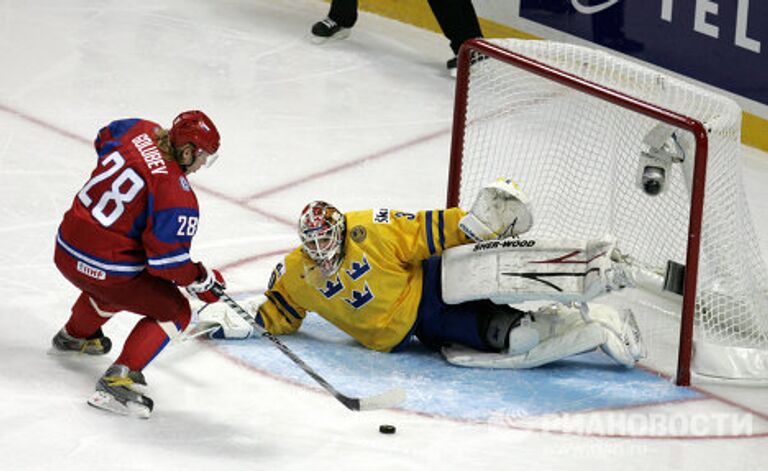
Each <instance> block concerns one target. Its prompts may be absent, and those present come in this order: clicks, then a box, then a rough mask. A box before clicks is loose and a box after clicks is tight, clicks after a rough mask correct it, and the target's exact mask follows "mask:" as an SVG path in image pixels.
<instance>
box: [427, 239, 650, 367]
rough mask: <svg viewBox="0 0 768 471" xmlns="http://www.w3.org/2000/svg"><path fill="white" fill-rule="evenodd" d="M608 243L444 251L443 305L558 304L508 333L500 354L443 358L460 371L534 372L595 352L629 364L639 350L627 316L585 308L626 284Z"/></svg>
mask: <svg viewBox="0 0 768 471" xmlns="http://www.w3.org/2000/svg"><path fill="white" fill-rule="evenodd" d="M615 242H616V241H615V239H614V238H613V237H611V236H605V237H603V238H602V239H599V240H592V241H580V240H565V239H552V240H543V239H506V240H494V241H486V242H480V243H477V244H474V245H467V246H461V247H456V248H453V249H449V250H447V251H445V252H444V254H443V269H442V270H443V271H442V282H443V299H444V301H445V302H446V303H450V304H458V303H462V302H467V301H472V300H477V299H490V300H492V301H493V302H495V303H497V304H515V303H521V302H525V301H537V300H545V301H559V302H560V304H554V305H551V306H546V307H544V308H541V309H539V310H538V311H536V312H532V313H527V314H526V315H525V316H524V317H523V318H522V319H521V320H520V321H519V324H518V325H516V326H514V327H513V328H512V329H511V330H510V332H509V337H508V340H507V344H508V349H507V351H505V352H502V353H484V352H479V351H475V350H472V349H469V348H466V347H447V348H444V349H443V355H444V356H445V358H446V359H447V360H448V361H449V362H450V363H452V364H455V365H460V366H473V367H485V368H533V367H536V366H540V365H543V364H546V363H549V362H552V361H556V360H559V359H561V358H565V357H568V356H571V355H575V354H578V353H583V352H586V351H590V350H594V349H596V348H600V349H602V350H603V351H604V352H605V353H606V354H608V355H609V356H610V357H611V358H613V359H614V360H616V361H617V362H618V363H620V364H622V365H624V366H627V367H632V366H634V364H635V363H636V362H637V361H638V360H639V359H641V358H643V357H644V356H645V348H644V345H643V342H642V338H641V335H640V330H639V328H638V326H637V323H636V321H635V318H634V315H633V314H632V312H631V311H630V310H629V309H624V310H617V309H615V308H613V307H611V306H607V305H600V304H591V305H588V304H587V302H588V301H591V300H592V299H594V298H595V297H596V296H599V295H601V294H604V293H606V292H608V291H611V290H613V289H617V288H621V287H623V286H624V285H625V282H626V277H625V276H624V273H623V271H622V270H621V268H620V267H619V266H617V265H615V264H614V263H612V261H611V257H610V256H611V253H612V252H613V249H614V247H615ZM563 303H568V304H569V305H566V304H563Z"/></svg>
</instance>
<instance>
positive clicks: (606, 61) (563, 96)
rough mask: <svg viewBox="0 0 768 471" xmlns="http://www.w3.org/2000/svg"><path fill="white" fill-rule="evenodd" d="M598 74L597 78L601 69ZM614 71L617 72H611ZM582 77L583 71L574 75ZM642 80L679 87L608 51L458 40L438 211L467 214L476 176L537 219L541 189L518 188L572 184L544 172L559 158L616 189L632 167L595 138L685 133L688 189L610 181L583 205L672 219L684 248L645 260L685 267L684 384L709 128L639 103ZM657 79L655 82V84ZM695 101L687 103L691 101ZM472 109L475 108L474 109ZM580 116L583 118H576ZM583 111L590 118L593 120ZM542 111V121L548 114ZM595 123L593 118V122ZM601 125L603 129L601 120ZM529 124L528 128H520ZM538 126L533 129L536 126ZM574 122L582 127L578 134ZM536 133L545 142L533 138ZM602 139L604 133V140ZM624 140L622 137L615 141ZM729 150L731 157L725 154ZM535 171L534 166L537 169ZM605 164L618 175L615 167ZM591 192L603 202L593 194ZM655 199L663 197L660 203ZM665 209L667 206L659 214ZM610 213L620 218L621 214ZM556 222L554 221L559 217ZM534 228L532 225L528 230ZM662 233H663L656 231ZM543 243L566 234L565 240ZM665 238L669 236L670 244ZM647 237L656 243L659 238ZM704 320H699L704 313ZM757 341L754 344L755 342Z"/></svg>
mask: <svg viewBox="0 0 768 471" xmlns="http://www.w3.org/2000/svg"><path fill="white" fill-rule="evenodd" d="M529 43H531V44H529ZM533 43H538V44H533ZM520 51H523V52H520ZM574 57H576V59H574ZM561 63H562V64H569V65H568V66H566V67H561V66H560V65H559V64H561ZM601 68H604V69H605V70H601ZM625 68H626V70H625ZM636 69H637V70H636ZM617 70H618V72H616V71H617ZM638 70H639V72H638ZM582 71H583V72H584V73H581V72H582ZM576 72H579V73H576ZM645 73H648V74H651V75H649V76H651V77H652V78H651V79H650V81H649V82H648V83H650V84H651V86H655V85H654V84H655V82H659V83H661V88H664V89H665V90H664V91H663V93H665V94H667V93H670V92H669V91H668V90H666V89H673V88H674V87H678V81H677V79H674V78H668V77H664V76H663V74H660V73H658V72H655V71H651V70H650V69H645V68H643V67H642V66H639V65H637V64H633V63H630V62H629V61H627V60H625V59H622V58H617V57H615V56H612V55H611V54H609V53H606V52H603V51H595V50H591V49H587V48H584V47H581V46H574V45H569V44H558V43H550V42H547V41H533V42H532V41H521V40H482V39H476V40H470V41H467V42H466V43H465V44H464V45H463V46H462V48H461V50H460V52H459V55H458V75H457V81H456V95H455V106H454V121H453V135H452V143H451V163H450V169H449V178H448V193H447V206H448V207H454V206H462V207H465V208H466V207H468V205H470V204H471V198H473V197H474V195H473V193H475V192H476V189H477V181H480V179H482V178H485V179H486V180H488V181H490V180H492V179H494V178H498V177H510V178H513V179H516V180H518V178H520V179H522V181H520V180H518V183H520V184H521V185H522V186H523V188H524V189H525V190H527V191H529V196H530V197H531V198H532V199H533V201H534V214H535V215H536V209H537V207H539V206H545V205H546V202H544V204H542V201H541V199H546V198H547V197H548V196H547V195H546V194H545V193H544V192H541V191H539V192H537V191H533V193H532V194H531V191H530V188H526V184H529V183H530V180H534V179H535V175H534V176H532V175H533V174H534V173H536V172H540V173H546V174H547V175H548V176H547V177H546V178H549V179H551V181H550V182H549V185H550V186H554V187H557V184H556V183H555V182H558V181H568V182H570V181H571V180H572V179H574V178H578V176H579V171H578V168H577V171H576V172H575V173H574V172H573V171H569V172H564V173H565V174H566V175H567V176H566V177H563V176H562V175H561V174H559V173H558V171H557V170H547V169H549V168H551V167H552V166H554V167H557V165H558V162H557V161H558V159H560V160H565V159H567V160H568V161H571V160H573V158H572V157H573V156H574V155H576V154H579V155H581V154H584V156H583V158H584V162H586V163H584V164H580V165H582V166H583V167H585V168H586V167H592V166H594V167H597V168H598V171H599V169H600V167H601V166H603V165H604V166H605V169H610V170H606V171H610V172H613V173H615V174H616V175H619V176H620V178H618V179H617V180H616V181H619V179H622V180H621V181H623V182H631V181H632V178H633V177H632V175H629V174H631V173H632V174H634V173H636V167H637V165H636V164H635V163H634V162H635V161H634V160H632V156H631V155H629V152H626V153H627V156H626V157H624V156H623V154H622V158H623V159H624V160H623V161H622V162H624V163H621V164H617V163H615V162H613V161H612V160H610V159H612V158H613V157H614V155H613V154H614V153H615V152H616V151H614V150H610V151H606V149H617V148H618V149H620V151H619V152H618V153H621V152H623V151H622V150H621V149H623V147H622V144H621V143H620V144H618V145H615V146H613V147H611V145H612V144H610V143H609V144H607V145H603V144H601V143H598V141H600V140H601V139H605V140H608V141H610V140H611V139H613V138H614V137H615V136H617V135H620V137H616V139H617V140H623V141H622V142H623V144H624V147H627V148H629V147H633V148H634V147H636V146H638V145H642V144H641V143H638V141H642V134H637V132H636V131H635V129H633V128H634V127H637V128H639V129H647V128H648V127H649V126H652V125H653V124H654V123H664V124H665V125H668V126H670V127H671V128H672V129H676V130H682V131H685V132H687V133H689V136H688V137H687V138H686V139H688V141H689V143H690V146H689V147H691V148H692V149H693V152H691V154H692V155H690V156H689V157H690V160H691V161H692V162H689V164H688V165H691V164H692V167H691V168H689V172H690V175H688V182H687V187H688V188H687V190H686V188H685V187H686V184H685V183H681V184H680V185H679V186H680V187H681V188H682V189H680V190H673V189H670V190H669V193H668V194H664V195H663V196H647V195H642V193H640V192H639V191H638V189H637V188H628V186H629V185H628V184H620V183H616V185H621V188H620V189H618V190H615V191H611V196H610V197H606V198H601V197H593V198H591V199H590V201H587V202H585V205H587V206H590V207H591V206H595V204H594V201H602V200H603V199H605V200H606V205H607V206H611V208H616V207H619V208H621V207H622V202H624V206H626V205H627V204H629V205H630V206H632V205H634V204H635V202H640V201H642V203H638V204H639V206H638V207H637V208H634V211H636V213H637V214H646V213H649V212H653V211H658V212H659V215H660V218H661V219H664V218H667V217H669V218H670V220H671V221H673V223H672V224H670V227H672V225H674V227H675V228H677V227H678V226H679V227H680V229H679V230H678V229H675V233H680V234H681V236H680V237H677V238H678V239H681V240H680V241H678V242H675V243H674V244H673V245H675V244H676V246H680V247H684V255H683V254H682V253H680V252H682V251H683V250H676V249H675V248H674V247H672V248H671V249H670V250H668V251H666V252H665V251H664V249H660V250H659V254H658V256H657V255H656V254H650V255H649V256H648V257H647V258H648V261H649V262H652V261H655V262H656V263H655V264H659V263H661V262H660V261H659V260H661V259H662V258H669V259H672V258H675V255H676V256H677V257H678V258H682V257H683V256H684V261H683V260H679V263H683V262H684V263H685V279H684V293H685V295H684V296H683V299H682V307H681V312H680V317H679V319H680V320H679V339H678V342H677V363H676V373H675V376H676V383H677V384H678V385H689V384H690V381H691V363H692V351H693V339H694V324H695V322H696V315H697V314H696V310H697V281H698V276H699V262H700V247H701V240H702V221H703V219H704V210H705V196H707V195H706V193H707V192H706V190H707V169H708V162H707V160H708V156H709V153H710V134H711V132H712V128H711V125H709V124H705V123H704V122H702V118H701V117H699V116H692V115H689V114H686V113H685V110H683V111H681V110H680V109H675V108H671V107H666V106H664V104H663V103H660V102H659V100H656V102H652V101H650V100H649V99H647V97H648V96H650V95H644V93H645V89H646V88H648V85H647V83H646V82H645V81H643V80H645V79H642V80H641V79H639V78H637V77H638V75H637V74H641V75H642V74H645ZM614 75H617V76H620V78H619V79H616V78H615V77H614ZM657 75H658V76H659V77H662V78H657V77H656V76H657ZM603 77H606V78H605V80H603V79H602V78H603ZM601 82H602V83H601ZM614 82H615V83H618V84H619V86H618V87H617V86H613V84H614ZM680 83H682V82H680ZM633 87H637V88H638V89H640V91H641V92H640V93H637V94H635V93H633ZM680 90H682V91H681V92H679V94H682V95H684V97H685V99H686V100H698V99H699V98H698V95H695V94H693V95H692V93H694V92H691V91H690V90H689V87H688V85H684V86H680ZM696 92H698V90H696ZM537 93H538V94H537ZM672 93H678V92H676V91H675V92H672ZM707 93H708V92H704V95H702V96H705V99H706V100H710V98H711V97H710V96H709V95H707ZM665 96H666V95H665ZM694 96H695V98H691V97H694ZM510 97H512V98H510ZM584 97H590V98H584ZM673 101H674V100H673ZM600 103H602V104H600ZM713 103H716V106H720V104H719V102H717V101H716V100H713ZM606 104H607V105H608V106H606ZM708 106H709V105H708ZM569 107H570V108H569ZM608 107H612V108H615V109H616V110H618V109H621V110H623V111H620V112H619V113H620V116H619V115H616V113H617V112H616V111H612V110H607V111H605V113H606V116H605V117H602V114H603V112H604V110H606V109H607V108H608ZM548 108H549V109H548ZM561 108H562V109H570V110H572V113H573V114H574V115H575V114H579V116H573V118H572V120H576V121H578V122H577V123H576V124H573V123H569V121H568V120H569V117H568V116H567V112H566V111H562V110H561ZM678 108H679V107H678ZM683 108H684V107H683ZM478 109H482V110H481V111H477V110H478ZM585 109H586V112H585V111H584V110H585ZM723 109H725V110H726V111H728V113H729V114H732V113H733V110H732V109H731V103H726V105H724V108H723ZM541 110H544V111H541ZM590 110H595V111H594V113H592V112H590ZM548 113H551V115H550V114H548ZM558 113H559V114H558ZM593 115H594V116H595V117H596V121H595V124H590V120H591V119H592V117H593ZM597 115H601V116H599V117H598V116H597ZM635 116H643V117H645V118H648V119H641V118H636V117H635ZM548 117H549V118H548ZM547 119H553V120H554V121H553V122H552V126H553V130H547V129H546V126H547ZM601 119H602V120H603V122H601V121H600V120H601ZM729 119H730V118H729ZM736 119H737V120H738V119H740V118H736ZM505 120H506V121H505ZM529 121H530V122H531V123H533V124H527V123H528V122H529ZM612 121H621V122H624V121H626V123H624V124H621V125H620V126H621V130H620V131H615V132H614V131H604V132H601V130H602V127H603V126H604V125H605V124H606V123H608V124H612V123H611V122H612ZM539 122H540V124H537V123H539ZM508 123H511V124H508ZM563 123H565V124H563ZM582 123H585V124H584V125H583V126H582ZM526 126H527V127H526ZM708 126H709V129H708ZM565 127H573V130H572V131H570V134H563V133H561V129H562V128H565ZM731 127H732V123H730V121H729V127H728V131H727V132H726V133H724V134H727V135H728V141H729V142H730V140H731V137H732V136H731V134H732V133H733V131H732V129H731ZM625 128H626V129H625ZM550 132H556V133H559V138H560V140H561V141H564V142H562V143H560V144H557V143H555V144H553V143H552V142H550V141H553V140H556V139H557V137H555V136H547V135H548V134H549V133H550ZM737 132H738V131H737ZM516 133H517V134H521V137H516V138H515V140H514V141H512V143H511V144H507V141H508V139H509V138H508V136H510V135H512V134H516ZM583 133H587V134H590V135H591V136H593V137H590V138H583V136H582V134H583ZM687 133H686V134H687ZM541 134H544V135H545V136H543V137H539V135H541ZM601 134H606V136H602V135H601ZM609 134H610V135H609ZM624 134H626V135H627V136H629V137H624ZM526 135H527V136H530V140H536V141H537V142H538V143H537V144H528V142H527V140H526ZM572 141H573V142H576V141H578V143H577V144H573V147H568V146H569V145H570V144H571V142H572ZM736 142H738V141H736ZM627 143H628V145H627ZM717 145H718V149H720V146H721V144H720V141H718V144H717ZM728 145H729V146H730V145H731V144H730V143H729V144H728ZM736 145H737V144H736ZM553 146H557V147H556V149H557V150H553V149H555V147H553ZM496 147H505V148H504V149H503V150H502V151H499V152H496V150H495V148H496ZM507 147H508V148H507ZM728 152H731V153H732V151H731V150H729V151H728ZM604 154H609V155H604ZM617 155H618V154H617ZM483 159H494V160H498V161H499V162H498V163H496V164H494V165H490V166H486V163H482V160H483ZM536 159H539V160H541V161H542V162H543V163H541V164H531V166H530V168H528V167H525V166H524V165H527V164H521V165H520V166H518V167H519V168H518V172H519V169H520V168H525V169H527V170H526V171H523V172H520V173H522V175H518V174H516V171H515V169H516V165H517V164H514V165H512V164H510V163H511V162H522V161H526V160H530V161H534V160H536ZM600 159H604V161H600ZM593 164H594V165H593ZM535 165H540V166H539V167H536V166H535ZM613 166H616V167H617V168H616V169H614V168H613ZM633 167H635V168H633ZM476 168H479V169H480V170H477V169H476ZM545 168H546V169H545ZM537 169H544V170H537ZM505 171H511V172H512V173H511V174H494V172H505ZM590 171H591V170H590ZM468 172H474V173H477V174H478V175H479V176H475V175H474V173H473V175H472V176H468ZM672 172H677V171H676V170H670V175H672ZM624 174H626V175H624ZM574 175H575V177H574ZM622 175H623V176H622ZM585 178H586V177H585ZM601 178H602V176H601ZM470 179H473V180H472V182H470ZM474 180H477V181H474ZM680 180H681V181H682V180H685V178H683V177H680ZM606 181H608V182H609V184H613V182H612V181H610V180H606ZM589 184H590V183H589V182H588V181H587V183H586V185H587V186H588V185H589ZM596 185H597V186H605V184H603V185H600V183H597V184H596ZM534 186H535V185H534ZM542 187H543V185H539V186H538V189H539V190H541V188H542ZM625 187H627V188H625ZM553 191H555V192H556V191H558V188H554V190H553ZM686 192H688V195H689V198H688V199H687V201H686V202H685V203H684V205H685V208H683V209H678V207H679V206H680V205H681V203H680V202H679V201H674V202H673V199H674V200H681V199H682V197H678V196H677V195H678V194H679V195H685V193H686ZM573 193H574V194H569V193H566V194H565V198H564V200H565V199H568V198H569V197H574V198H575V199H578V198H577V197H578V196H579V195H578V193H579V187H578V186H576V190H575V191H574V192H573ZM595 194H596V195H602V193H595ZM542 196H544V198H542ZM549 197H550V198H551V197H552V196H551V195H550V196H549ZM609 198H615V201H613V200H611V201H607V200H608V199H609ZM654 198H656V200H654ZM662 199H664V200H663V202H662ZM646 200H647V201H646ZM668 201H669V202H668ZM627 202H629V203H627ZM659 202H661V203H659ZM567 204H570V203H567ZM567 204H566V205H564V208H569V209H568V210H567V211H566V210H563V211H565V214H566V215H572V214H574V213H579V214H581V210H580V207H579V206H576V205H571V206H568V205H567ZM667 204H668V205H669V206H670V208H667V207H666V206H664V205H667ZM648 208H651V209H648ZM593 210H594V211H595V215H596V216H590V215H589V214H585V216H584V217H585V218H589V217H593V218H595V219H601V218H602V217H605V222H604V223H600V228H603V227H608V228H612V229H617V228H618V229H620V228H621V227H622V224H623V223H622V219H621V217H623V218H624V219H623V220H627V219H632V218H633V216H632V215H631V214H630V215H628V216H627V215H624V216H621V217H620V218H616V219H611V218H612V216H602V215H604V214H606V213H608V212H610V211H616V209H606V208H597V209H589V211H593ZM558 211H560V210H558ZM617 212H621V209H620V210H618V211H617ZM545 213H546V211H545ZM668 213H669V215H668ZM685 213H687V221H685V222H679V221H678V220H679V219H682V218H683V216H682V214H685ZM551 214H555V213H554V212H553V213H551ZM557 214H559V213H557ZM651 214H652V213H651ZM558 217H560V218H562V216H558ZM568 217H570V216H568ZM541 221H542V219H541V217H538V215H537V221H536V224H539V223H540V222H541ZM652 222H653V221H652ZM544 223H547V221H544ZM536 224H535V225H534V227H536ZM584 224H585V228H586V229H585V230H584V231H583V232H584V233H585V234H584V235H587V234H586V233H588V232H591V231H593V229H592V228H591V226H589V224H590V222H588V221H587V222H584ZM649 224H650V223H649ZM662 224H663V223H662ZM577 225H578V224H577ZM563 228H564V229H566V230H567V229H570V226H563V227H561V229H563ZM574 230H575V231H577V232H575V233H571V234H568V236H574V235H577V236H578V235H582V234H581V232H578V229H574ZM643 230H644V226H643V224H640V229H639V230H635V232H642V231H643ZM547 231H549V232H552V231H555V228H554V227H550V228H549V229H545V230H544V232H547ZM661 231H662V232H661V233H662V234H663V231H664V228H663V227H662V229H661ZM534 233H535V231H534ZM548 235H554V236H561V235H562V236H565V234H548ZM589 235H594V234H589ZM682 235H686V236H687V237H686V238H685V240H682V239H683V236H682ZM649 237H652V236H649ZM670 238H674V237H673V236H670ZM656 239H658V236H657V237H656ZM621 240H622V238H621V235H619V241H621ZM651 243H653V240H649V241H648V244H651ZM635 247H641V248H642V247H643V244H642V241H640V242H638V243H636V244H635ZM657 259H658V260H657ZM708 276H709V275H708ZM761 276H762V275H761ZM708 279H709V278H708ZM706 315H708V314H706V313H705V316H706ZM729 335H730V334H729ZM762 338H763V337H760V339H761V341H762Z"/></svg>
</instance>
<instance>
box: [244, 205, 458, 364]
mask: <svg viewBox="0 0 768 471" xmlns="http://www.w3.org/2000/svg"><path fill="white" fill-rule="evenodd" d="M463 216H464V212H463V211H462V210H461V209H458V208H451V209H447V210H444V211H437V210H435V211H420V212H418V213H416V214H413V213H406V212H402V211H396V210H390V209H372V210H371V209H369V210H366V211H355V212H348V213H346V214H345V218H346V228H347V230H346V235H345V238H344V259H343V260H342V262H341V266H340V268H339V270H338V271H337V272H336V273H335V274H334V275H333V276H331V277H330V278H326V277H323V276H322V274H321V273H320V270H319V269H318V268H316V265H315V264H314V262H312V260H310V259H309V257H307V256H306V255H304V253H303V252H302V250H301V247H299V248H297V249H295V250H293V251H292V252H291V253H289V254H288V255H287V256H286V258H285V261H284V262H283V263H280V264H278V265H277V267H276V268H275V270H274V272H273V273H272V277H271V278H270V281H269V288H268V290H267V292H266V293H265V294H266V296H267V301H266V302H265V303H264V304H262V305H261V307H259V316H258V317H259V318H260V320H261V321H262V322H263V325H264V327H265V328H266V329H267V330H268V331H269V332H271V333H273V334H277V335H279V334H288V333H291V332H295V331H296V330H297V329H298V328H299V326H301V323H302V321H303V320H304V317H305V316H306V313H307V311H312V312H316V313H317V314H319V315H320V316H322V317H323V318H325V319H326V320H327V321H329V322H331V323H332V324H333V325H335V326H336V327H338V328H339V329H341V330H343V331H344V332H346V333H347V334H349V335H350V336H351V337H353V338H354V339H356V340H357V341H358V342H360V343H361V344H363V345H364V346H366V347H368V348H371V349H374V350H380V351H390V350H391V349H392V348H393V347H395V346H396V345H397V344H398V343H400V342H401V341H402V340H403V338H404V337H405V336H406V334H408V332H409V331H410V330H411V327H413V324H414V322H415V321H416V314H417V311H418V308H419V301H420V300H421V288H422V268H421V262H422V260H424V259H427V258H429V257H431V256H434V255H441V254H442V252H443V250H444V249H447V248H449V247H454V246H456V245H461V244H466V243H469V242H470V240H469V239H468V238H467V237H466V236H465V235H464V233H463V232H462V231H461V230H460V229H459V227H458V224H459V219H461V218H462V217H463Z"/></svg>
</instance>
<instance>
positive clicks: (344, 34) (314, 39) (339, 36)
mask: <svg viewBox="0 0 768 471" xmlns="http://www.w3.org/2000/svg"><path fill="white" fill-rule="evenodd" d="M351 34H352V28H342V29H341V31H339V32H338V33H336V34H334V35H333V36H330V37H323V36H315V35H314V34H312V33H309V36H310V38H309V41H310V42H311V43H312V44H314V45H317V46H319V45H320V44H326V43H332V42H336V41H341V40H344V39H347V38H348V37H349V36H350V35H351Z"/></svg>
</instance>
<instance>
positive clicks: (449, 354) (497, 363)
mask: <svg viewBox="0 0 768 471" xmlns="http://www.w3.org/2000/svg"><path fill="white" fill-rule="evenodd" d="M605 339H606V333H605V329H603V328H602V327H601V326H600V325H599V324H596V323H590V324H584V323H582V324H581V325H580V326H578V327H575V328H573V329H571V330H569V331H568V332H566V333H564V334H563V335H560V336H557V337H551V338H549V339H547V340H545V341H543V342H541V343H540V344H538V345H537V346H535V347H534V348H532V349H531V350H529V351H527V352H526V353H522V354H517V355H509V354H507V353H483V352H478V351H477V350H473V349H470V348H466V347H451V348H444V349H443V356H444V357H445V359H446V360H447V361H448V362H449V363H451V364H454V365H458V366H468V367H475V368H500V369H503V368H508V369H521V368H535V367H537V366H541V365H545V364H547V363H551V362H553V361H557V360H560V359H563V358H566V357H569V356H571V355H576V354H579V353H583V352H586V351H589V350H593V349H595V348H597V347H598V346H600V345H601V344H603V343H604V342H605Z"/></svg>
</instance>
